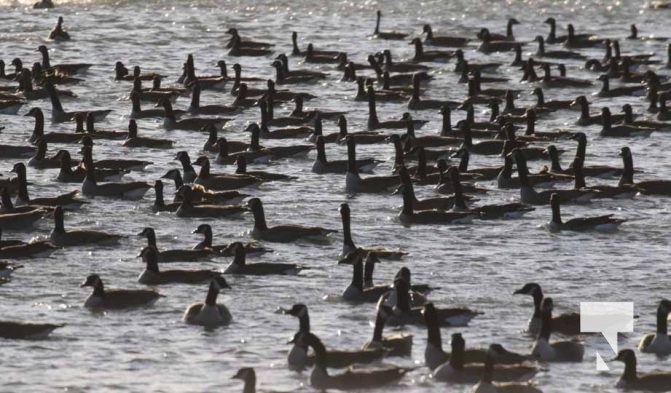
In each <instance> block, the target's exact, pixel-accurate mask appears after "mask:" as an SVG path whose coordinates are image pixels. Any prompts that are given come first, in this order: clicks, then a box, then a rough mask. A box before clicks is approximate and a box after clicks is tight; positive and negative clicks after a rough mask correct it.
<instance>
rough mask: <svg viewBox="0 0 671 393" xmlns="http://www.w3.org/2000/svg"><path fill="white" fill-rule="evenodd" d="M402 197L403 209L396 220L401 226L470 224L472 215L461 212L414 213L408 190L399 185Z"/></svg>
mask: <svg viewBox="0 0 671 393" xmlns="http://www.w3.org/2000/svg"><path fill="white" fill-rule="evenodd" d="M399 190H400V192H401V193H402V195H403V208H402V210H401V212H400V213H399V214H398V218H399V220H400V222H401V223H402V224H403V225H413V224H414V225H417V224H429V225H430V224H468V223H471V222H472V220H473V218H474V215H473V214H471V213H462V212H459V213H457V212H446V211H441V210H419V211H414V209H413V203H414V201H413V199H412V197H413V196H412V194H411V193H410V188H408V186H406V185H401V187H400V188H399Z"/></svg>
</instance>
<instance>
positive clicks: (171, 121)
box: [159, 99, 235, 131]
mask: <svg viewBox="0 0 671 393" xmlns="http://www.w3.org/2000/svg"><path fill="white" fill-rule="evenodd" d="M159 104H161V105H162V106H163V109H164V110H165V117H164V118H163V128H165V129H166V130H168V131H171V130H185V131H200V130H202V129H203V128H204V127H205V126H208V125H214V126H215V127H216V128H218V129H221V128H222V127H223V126H224V124H226V123H227V122H228V121H229V120H231V119H229V118H227V117H207V118H206V117H189V118H185V119H180V120H177V119H176V118H175V112H174V111H173V110H172V104H171V103H170V100H167V99H163V100H161V101H159ZM234 105H235V104H234Z"/></svg>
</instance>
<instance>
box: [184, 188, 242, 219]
mask: <svg viewBox="0 0 671 393" xmlns="http://www.w3.org/2000/svg"><path fill="white" fill-rule="evenodd" d="M177 192H178V193H179V196H180V197H181V199H182V201H181V204H180V205H179V207H178V208H177V210H176V211H175V215H176V216H177V217H199V218H224V217H225V218H230V217H233V216H238V215H239V214H242V213H244V212H246V211H247V208H246V207H244V206H241V205H207V204H202V203H201V204H198V205H194V204H193V200H192V197H191V194H192V193H193V190H192V189H191V187H189V186H182V187H180V188H179V190H177Z"/></svg>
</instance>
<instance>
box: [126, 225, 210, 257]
mask: <svg viewBox="0 0 671 393" xmlns="http://www.w3.org/2000/svg"><path fill="white" fill-rule="evenodd" d="M137 235H138V236H142V237H146V238H147V245H148V246H152V247H154V248H156V250H157V251H158V255H157V258H158V262H159V263H170V262H195V261H206V260H210V259H212V258H214V257H215V256H216V253H215V251H214V250H213V249H211V248H199V249H172V250H163V251H159V250H158V247H157V246H156V232H155V231H154V228H152V227H145V228H144V229H143V230H142V232H140V233H138V234H137Z"/></svg>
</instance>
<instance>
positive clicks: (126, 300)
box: [81, 274, 164, 310]
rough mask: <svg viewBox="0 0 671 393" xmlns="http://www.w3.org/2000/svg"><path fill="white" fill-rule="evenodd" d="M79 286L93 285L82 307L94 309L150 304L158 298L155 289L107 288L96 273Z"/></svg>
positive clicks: (113, 308)
mask: <svg viewBox="0 0 671 393" xmlns="http://www.w3.org/2000/svg"><path fill="white" fill-rule="evenodd" d="M81 287H82V288H83V287H93V292H92V293H91V294H90V295H89V296H88V297H87V298H86V301H85V302H84V307H86V308H91V309H96V310H101V309H105V310H120V309H125V308H133V307H141V306H147V305H151V304H153V303H154V302H156V301H157V300H158V299H159V298H161V297H164V296H163V295H159V293H158V292H156V291H155V290H149V289H109V288H105V287H104V286H103V281H102V279H101V278H100V276H98V275H97V274H91V275H89V276H88V277H86V280H85V281H84V282H83V283H82V285H81Z"/></svg>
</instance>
